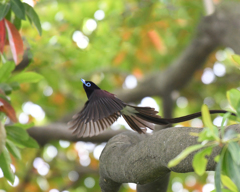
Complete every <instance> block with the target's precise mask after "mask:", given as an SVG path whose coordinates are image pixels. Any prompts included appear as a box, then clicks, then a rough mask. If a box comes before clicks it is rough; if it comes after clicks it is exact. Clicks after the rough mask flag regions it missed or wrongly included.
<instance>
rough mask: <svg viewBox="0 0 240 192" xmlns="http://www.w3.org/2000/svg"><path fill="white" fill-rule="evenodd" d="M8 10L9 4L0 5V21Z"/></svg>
mask: <svg viewBox="0 0 240 192" xmlns="http://www.w3.org/2000/svg"><path fill="white" fill-rule="evenodd" d="M9 9H10V3H3V4H2V3H0V21H1V20H2V19H3V18H4V17H5V16H6V15H7V13H8V11H9Z"/></svg>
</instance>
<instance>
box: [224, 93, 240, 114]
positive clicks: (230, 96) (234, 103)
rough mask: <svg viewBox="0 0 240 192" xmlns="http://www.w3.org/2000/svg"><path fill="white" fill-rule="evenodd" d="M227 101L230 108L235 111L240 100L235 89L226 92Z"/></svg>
mask: <svg viewBox="0 0 240 192" xmlns="http://www.w3.org/2000/svg"><path fill="white" fill-rule="evenodd" d="M227 99H228V101H229V103H230V104H231V106H232V107H233V108H234V109H235V110H236V109H237V105H238V102H239V100H240V91H239V90H237V89H231V90H229V91H227Z"/></svg>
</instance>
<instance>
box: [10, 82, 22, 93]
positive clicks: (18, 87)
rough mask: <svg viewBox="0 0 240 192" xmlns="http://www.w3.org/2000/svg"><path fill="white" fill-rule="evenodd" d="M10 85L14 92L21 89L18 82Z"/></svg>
mask: <svg viewBox="0 0 240 192" xmlns="http://www.w3.org/2000/svg"><path fill="white" fill-rule="evenodd" d="M9 85H10V86H11V87H12V89H13V90H14V91H16V90H18V89H20V85H19V83H18V82H11V83H9Z"/></svg>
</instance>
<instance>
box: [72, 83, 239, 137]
mask: <svg viewBox="0 0 240 192" xmlns="http://www.w3.org/2000/svg"><path fill="white" fill-rule="evenodd" d="M81 81H82V83H83V88H84V90H85V92H86V95H87V97H88V100H87V101H86V103H85V105H84V107H83V109H82V110H81V111H80V112H78V113H77V114H75V115H74V116H73V117H72V120H71V121H70V122H68V125H70V127H69V129H70V130H73V132H72V133H73V134H76V135H77V137H78V138H80V137H92V136H96V135H98V134H100V133H102V132H103V131H105V130H106V129H107V128H108V127H109V126H110V125H112V124H113V123H114V122H115V121H117V119H118V118H119V117H120V116H122V117H123V118H124V119H125V121H126V122H127V124H128V125H129V126H130V127H131V128H132V129H133V130H134V131H136V132H138V133H140V134H141V133H146V131H147V128H149V129H151V130H154V126H155V124H158V125H168V124H171V123H180V122H184V121H188V120H191V119H194V118H196V117H200V116H201V112H197V113H192V114H190V115H186V116H182V117H177V118H171V119H170V118H169V119H167V118H161V116H159V115H157V113H158V111H156V110H155V109H154V108H151V107H139V106H133V105H130V104H127V103H124V102H123V101H122V100H120V99H119V98H117V97H116V96H115V95H114V94H112V93H110V92H108V91H105V90H102V89H100V87H98V86H97V85H96V84H95V83H93V82H92V81H85V80H84V79H81ZM209 112H210V114H214V113H226V112H227V111H225V110H209ZM232 115H235V116H236V114H234V113H232Z"/></svg>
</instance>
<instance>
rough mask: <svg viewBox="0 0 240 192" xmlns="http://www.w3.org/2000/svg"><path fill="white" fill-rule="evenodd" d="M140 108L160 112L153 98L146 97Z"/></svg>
mask: <svg viewBox="0 0 240 192" xmlns="http://www.w3.org/2000/svg"><path fill="white" fill-rule="evenodd" d="M138 106H140V107H152V108H154V109H155V110H156V111H159V106H158V104H157V102H156V101H155V100H154V99H153V98H151V97H144V98H143V99H142V100H141V103H140V104H139V105H138Z"/></svg>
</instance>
